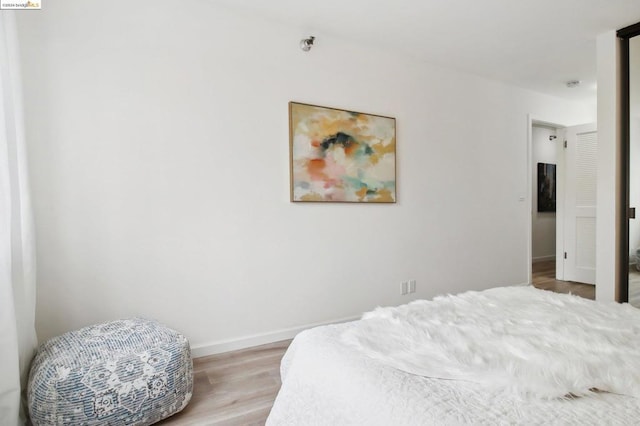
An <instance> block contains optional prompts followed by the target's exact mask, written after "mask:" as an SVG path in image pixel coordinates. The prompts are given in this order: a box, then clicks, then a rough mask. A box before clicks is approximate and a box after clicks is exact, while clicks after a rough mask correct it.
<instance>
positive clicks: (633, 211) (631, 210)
mask: <svg viewBox="0 0 640 426" xmlns="http://www.w3.org/2000/svg"><path fill="white" fill-rule="evenodd" d="M635 218H636V208H635V207H629V219H635Z"/></svg>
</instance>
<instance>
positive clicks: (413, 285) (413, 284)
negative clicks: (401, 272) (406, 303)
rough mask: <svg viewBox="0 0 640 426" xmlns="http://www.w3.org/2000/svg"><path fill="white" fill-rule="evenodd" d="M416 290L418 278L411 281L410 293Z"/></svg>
mask: <svg viewBox="0 0 640 426" xmlns="http://www.w3.org/2000/svg"><path fill="white" fill-rule="evenodd" d="M415 292H416V280H411V281H409V293H415Z"/></svg>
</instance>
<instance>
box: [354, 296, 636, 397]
mask: <svg viewBox="0 0 640 426" xmlns="http://www.w3.org/2000/svg"><path fill="white" fill-rule="evenodd" d="M343 339H345V341H346V342H348V343H349V344H350V345H353V346H355V347H357V348H358V349H359V350H361V351H363V352H364V353H365V354H367V355H368V356H370V357H372V358H375V359H377V360H379V361H381V362H383V363H385V364H387V365H390V366H392V367H395V368H397V369H400V370H403V371H406V372H408V373H412V374H416V375H421V376H426V377H432V378H442V379H455V380H466V381H472V382H477V383H481V384H484V385H486V386H487V387H490V388H492V389H504V390H505V391H506V392H515V393H516V394H519V395H522V396H524V397H526V396H530V397H537V398H562V397H568V396H586V395H589V394H590V393H591V392H593V391H595V390H598V391H606V392H613V393H618V394H624V395H630V396H635V397H640V310H638V309H636V308H633V307H632V306H630V305H627V304H623V305H620V304H617V303H613V302H611V303H601V302H593V301H591V300H587V299H583V298H581V297H578V296H572V295H565V294H556V293H551V292H547V291H543V290H537V289H535V288H533V287H504V288H495V289H491V290H486V291H482V292H467V293H463V294H460V295H457V296H442V297H436V298H435V299H433V301H426V300H418V301H414V302H412V303H409V304H407V305H403V306H399V307H387V308H377V309H376V310H374V311H372V312H369V313H366V314H364V316H363V319H362V321H359V322H358V325H357V326H356V327H353V328H350V329H348V330H347V331H346V332H345V333H344V335H343Z"/></svg>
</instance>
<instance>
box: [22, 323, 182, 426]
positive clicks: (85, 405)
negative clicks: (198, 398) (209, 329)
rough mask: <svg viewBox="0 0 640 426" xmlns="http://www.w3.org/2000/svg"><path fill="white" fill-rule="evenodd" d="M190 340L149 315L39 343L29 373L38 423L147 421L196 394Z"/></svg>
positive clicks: (31, 403)
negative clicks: (193, 391) (153, 319)
mask: <svg viewBox="0 0 640 426" xmlns="http://www.w3.org/2000/svg"><path fill="white" fill-rule="evenodd" d="M192 390H193V363H192V360H191V350H190V348H189V341H188V340H187V339H186V338H185V337H184V336H183V335H182V334H180V333H178V332H176V331H174V330H172V329H170V328H167V327H166V326H164V325H162V324H160V323H158V322H156V321H151V320H146V319H141V318H133V319H126V320H118V321H112V322H107V323H104V324H98V325H94V326H90V327H86V328H83V329H80V330H77V331H71V332H69V333H66V334H63V335H62V336H58V337H55V338H53V339H51V340H49V341H47V342H46V343H44V344H42V345H41V346H40V347H39V348H38V351H37V353H36V356H35V358H34V360H33V364H32V366H31V371H30V374H29V385H28V390H27V398H28V404H29V414H30V415H31V421H32V423H33V424H34V425H36V426H38V425H149V424H152V423H155V422H158V421H160V420H162V419H164V418H166V417H169V416H171V415H172V414H175V413H177V412H178V411H180V410H182V409H183V408H184V407H185V406H186V405H187V403H188V402H189V400H190V399H191V392H192Z"/></svg>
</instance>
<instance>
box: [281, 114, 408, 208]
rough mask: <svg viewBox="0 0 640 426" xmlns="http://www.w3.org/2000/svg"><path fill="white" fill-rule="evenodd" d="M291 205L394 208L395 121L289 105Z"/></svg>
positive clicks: (379, 116) (386, 118) (393, 119)
mask: <svg viewBox="0 0 640 426" xmlns="http://www.w3.org/2000/svg"><path fill="white" fill-rule="evenodd" d="M289 165H290V192H291V201H292V202H341V203H395V202H396V119H395V118H393V117H386V116H382V115H375V114H366V113H361V112H355V111H348V110H342V109H337V108H330V107H323V106H318V105H310V104H304V103H299V102H293V101H292V102H289Z"/></svg>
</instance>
